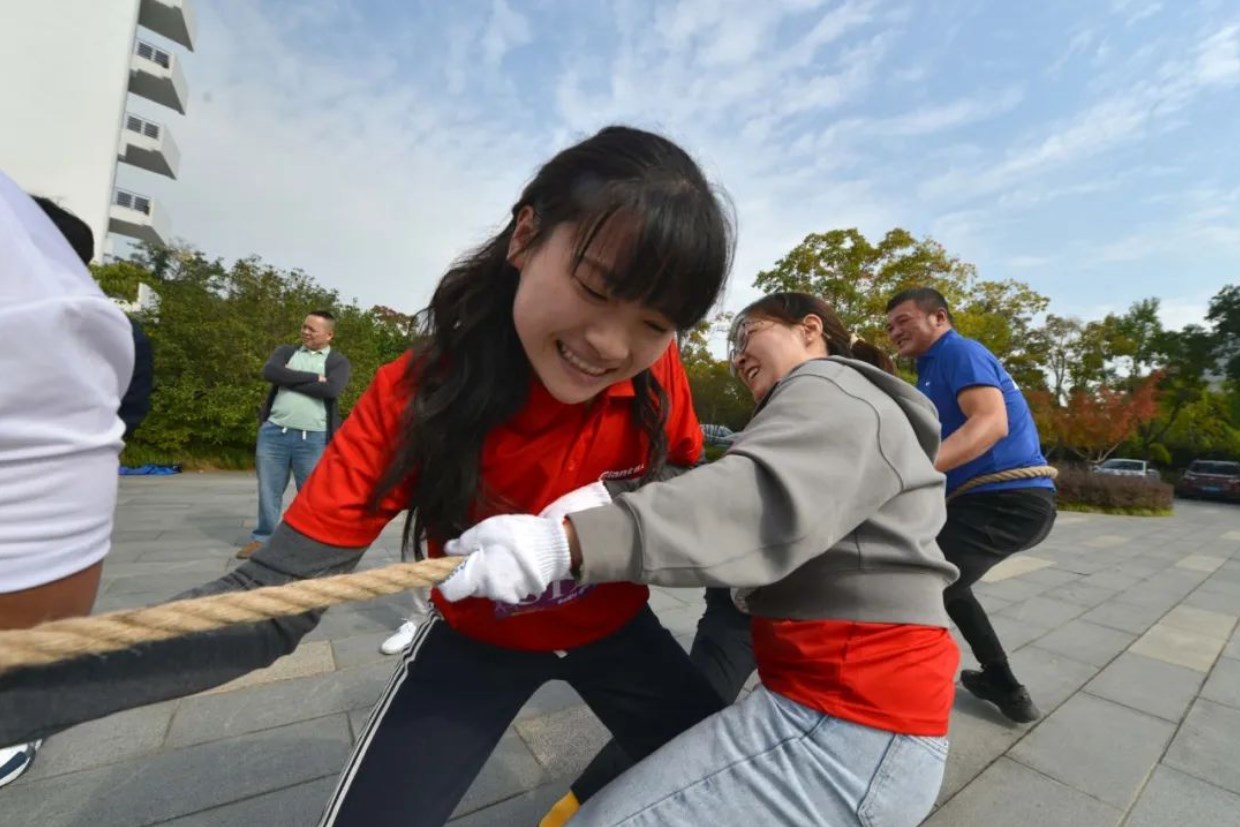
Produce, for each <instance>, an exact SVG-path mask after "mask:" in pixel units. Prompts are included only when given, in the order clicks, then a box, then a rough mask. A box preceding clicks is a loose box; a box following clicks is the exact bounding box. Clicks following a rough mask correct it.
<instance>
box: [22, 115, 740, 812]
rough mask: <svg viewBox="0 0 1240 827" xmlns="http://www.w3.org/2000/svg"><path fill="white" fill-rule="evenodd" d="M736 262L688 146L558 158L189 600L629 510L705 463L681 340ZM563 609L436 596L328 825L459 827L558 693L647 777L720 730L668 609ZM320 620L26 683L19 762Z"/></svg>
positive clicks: (630, 141)
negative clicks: (383, 538) (501, 526)
mask: <svg viewBox="0 0 1240 827" xmlns="http://www.w3.org/2000/svg"><path fill="white" fill-rule="evenodd" d="M731 250H732V230H731V224H730V221H729V217H728V216H727V214H726V212H725V210H724V209H723V208H722V206H721V204H720V200H719V198H718V197H717V196H716V194H715V192H714V191H713V190H712V188H711V187H710V185H709V184H708V183H707V181H706V180H705V178H704V177H703V175H702V173H701V171H700V170H699V168H698V167H697V165H696V164H695V163H694V161H693V160H692V159H691V158H690V157H689V156H688V155H687V154H686V153H685V152H684V151H683V150H681V149H680V148H679V147H678V146H676V145H675V144H673V143H671V142H670V141H668V140H666V139H664V138H661V137H659V136H657V135H653V134H650V133H648V132H642V131H639V130H635V129H629V128H624V127H610V128H607V129H604V130H602V131H601V132H599V133H598V134H597V135H595V136H593V137H591V138H589V139H587V140H585V141H583V142H581V143H580V144H577V145H576V146H573V147H570V148H569V149H566V150H564V151H563V152H561V153H559V154H558V155H556V156H555V157H554V158H552V159H551V160H550V161H549V162H548V163H547V164H546V165H545V166H543V167H542V169H540V170H539V172H538V174H537V175H536V176H535V178H534V180H533V181H532V182H531V183H530V184H529V185H528V186H527V187H526V188H525V191H524V192H523V193H522V194H521V196H520V198H519V199H518V200H517V203H516V204H515V205H514V206H513V208H512V213H511V217H510V219H509V221H508V223H507V225H506V226H505V227H504V228H503V229H502V230H501V231H500V232H499V233H498V234H496V235H495V236H494V237H493V238H491V239H490V240H489V241H487V242H486V243H485V244H483V245H482V246H481V247H479V248H478V249H476V250H474V251H473V252H472V253H470V254H468V255H466V256H464V257H463V258H461V259H460V260H458V261H457V262H456V263H455V264H454V265H453V266H452V267H451V269H449V271H448V273H447V274H446V275H445V276H444V277H443V279H442V281H441V282H440V283H439V286H438V288H437V289H436V291H435V294H434V296H433V298H432V299H431V302H430V305H429V307H428V308H427V311H426V312H425V314H424V327H423V333H424V337H423V340H422V342H421V344H419V345H418V346H417V347H415V349H414V350H413V351H412V352H411V353H410V354H407V355H406V356H405V357H403V358H401V359H399V360H397V361H396V362H394V363H392V364H389V365H386V366H384V367H382V368H380V369H379V371H378V373H377V375H376V376H375V378H374V381H373V382H372V383H371V385H370V387H369V388H368V389H367V390H366V392H365V394H364V395H363V396H362V398H361V399H360V400H359V401H358V403H357V405H356V406H355V407H354V408H353V410H352V412H351V414H350V416H349V418H348V419H347V421H346V422H345V423H344V425H343V427H342V428H341V429H340V430H339V431H338V432H337V434H336V436H335V438H334V439H333V440H332V442H331V443H330V445H329V446H328V448H327V450H326V452H325V453H324V455H323V458H322V460H321V461H320V462H319V464H318V466H317V467H316V468H315V470H314V472H313V474H312V475H311V476H310V478H309V480H308V481H307V483H306V485H305V487H304V488H302V490H301V491H300V492H299V494H298V496H297V499H296V500H295V501H294V503H293V505H292V506H291V507H290V509H289V510H288V512H287V513H286V514H285V516H284V522H283V523H282V524H281V525H280V526H279V527H278V528H277V530H276V532H275V533H274V534H273V535H272V538H271V540H270V542H269V543H268V545H267V546H266V547H265V548H264V549H263V550H262V551H260V552H258V553H256V554H255V555H254V556H253V558H251V559H250V560H249V561H247V562H246V563H245V564H244V565H242V566H241V567H240V568H239V569H237V570H236V571H235V572H233V573H232V574H230V575H228V576H227V577H224V578H222V579H220V580H218V581H215V582H213V583H210V584H208V585H206V586H204V587H201V588H199V589H196V590H194V591H193V592H191V593H190V594H189V595H186V596H191V595H202V594H208V593H215V592H221V591H227V590H235V589H249V588H256V587H258V586H266V585H273V584H277V583H282V582H287V581H289V580H291V579H295V578H302V577H311V576H316V575H323V574H329V573H335V572H340V571H346V570H349V569H351V568H353V567H354V566H355V565H356V563H357V561H358V559H359V558H360V557H361V556H362V553H363V552H364V551H365V549H366V548H367V546H369V544H370V543H371V542H372V541H373V540H374V539H375V538H376V537H377V536H378V535H379V532H380V531H381V530H382V529H383V527H384V526H385V525H386V524H387V523H388V522H389V521H390V520H391V519H393V518H394V517H395V516H396V515H397V514H399V512H401V511H403V510H406V509H407V510H408V512H409V513H410V514H411V515H412V517H411V518H410V519H409V520H408V521H407V523H406V527H405V540H406V544H407V546H408V547H409V548H417V547H418V546H419V545H420V542H421V541H422V540H425V541H426V542H427V546H428V548H429V550H430V554H431V555H433V556H434V555H438V554H441V553H442V544H443V543H444V542H445V541H447V540H449V539H451V538H453V537H456V536H457V535H459V534H460V533H461V532H462V531H464V530H465V529H467V528H468V527H469V526H471V525H473V524H474V523H475V522H477V521H479V520H481V519H483V518H485V517H487V516H490V515H494V514H499V513H524V512H533V513H539V512H542V513H545V514H548V515H552V516H554V515H559V516H561V517H562V516H563V515H564V514H566V513H568V512H570V511H573V510H576V509H578V508H580V507H583V506H590V505H594V504H597V503H599V502H606V501H608V500H609V499H610V497H609V496H608V494H607V493H606V491H605V490H604V485H603V484H602V483H601V482H600V481H601V480H611V479H616V480H622V479H631V478H641V479H650V478H654V477H657V476H659V475H660V473H661V472H662V471H663V469H664V468H665V466H666V465H668V464H669V463H672V464H679V465H691V464H693V462H694V461H695V460H696V459H697V457H698V454H699V453H700V451H701V439H702V438H701V433H700V430H699V426H698V423H697V420H696V418H695V417H694V415H693V407H692V401H691V399H690V396H689V389H688V383H687V380H686V378H685V375H684V370H683V368H682V366H681V364H680V361H679V359H678V357H677V350H676V342H675V336H676V331H677V330H684V329H686V328H688V327H691V326H692V325H694V324H696V323H697V322H698V321H699V320H701V319H702V318H703V317H704V316H705V315H706V313H707V311H708V310H709V309H710V308H711V306H712V305H713V304H714V303H715V301H716V300H717V298H718V296H719V293H720V291H721V289H722V286H723V284H724V281H725V278H726V274H727V270H728V266H729V261H730V256H731ZM579 489H580V490H579ZM570 492H575V493H572V496H569V497H567V498H564V495H566V494H569V493H570ZM544 585H545V588H540V589H538V590H537V592H535V593H532V596H529V597H528V598H527V593H520V594H515V593H514V596H513V598H512V599H510V600H509V601H507V602H497V601H493V600H485V599H473V600H465V601H462V602H460V603H455V604H448V603H444V602H442V601H440V600H439V598H438V596H436V599H437V605H438V612H437V613H434V614H433V615H432V617H431V619H430V620H429V621H428V622H427V623H425V624H424V625H423V626H421V627H420V628H419V630H418V632H417V635H416V636H415V638H414V639H413V641H412V643H411V645H410V646H409V648H408V649H406V650H405V653H404V656H403V658H402V662H401V664H400V665H399V667H398V668H397V669H396V672H395V674H394V675H393V676H392V680H391V682H390V684H389V685H388V687H387V689H386V690H385V692H384V693H383V696H382V697H381V698H380V700H379V702H378V704H377V705H376V707H375V709H374V711H373V712H372V714H371V717H370V720H369V721H368V723H367V725H366V727H365V729H364V731H363V732H362V733H361V734H360V736H359V738H358V740H357V745H356V748H355V752H354V754H353V756H352V757H351V758H350V759H349V762H348V764H347V766H346V767H345V769H344V772H343V774H342V776H341V779H340V783H339V787H338V788H337V790H336V791H335V793H334V794H333V795H332V798H331V800H330V802H329V804H328V807H327V811H326V813H325V815H324V817H323V821H322V824H324V825H335V826H336V827H342V826H343V825H348V826H349V827H382V825H401V827H409V825H432V826H433V825H441V824H443V823H444V822H446V821H447V819H448V817H449V816H450V815H451V813H452V811H453V809H454V808H455V807H456V805H457V803H458V801H459V800H460V799H461V797H462V796H463V795H464V793H465V791H466V790H467V789H468V788H469V786H470V783H471V782H472V781H473V779H474V777H475V775H476V774H477V773H478V771H479V770H480V769H481V768H482V766H483V764H484V763H485V762H486V760H487V757H488V756H489V755H490V753H491V751H492V749H493V748H494V747H495V745H496V744H497V743H498V741H499V740H500V737H501V736H502V735H503V734H504V732H505V730H506V729H507V727H508V725H509V724H510V723H511V722H512V720H513V719H514V718H515V717H516V714H517V712H518V711H519V710H520V709H521V707H522V705H524V704H525V702H526V701H527V700H528V699H529V698H530V696H531V695H532V694H533V693H534V691H535V690H536V689H538V687H540V686H541V685H542V684H544V683H546V682H547V681H550V680H556V679H559V680H563V681H566V682H568V683H569V684H570V685H571V686H573V688H574V689H576V691H577V692H578V693H579V694H580V695H581V697H582V698H583V699H584V700H585V702H586V703H587V704H588V705H589V706H590V708H591V709H592V710H593V711H594V712H595V714H596V715H598V717H599V718H600V719H601V720H602V721H603V723H604V724H605V725H606V726H607V727H608V728H609V729H610V730H611V731H612V733H613V734H614V735H615V737H616V739H617V740H618V741H619V742H620V743H621V745H622V746H623V747H624V749H625V751H626V752H627V753H628V754H629V755H631V756H632V757H633V758H635V759H636V758H640V757H642V756H644V755H647V754H649V753H650V752H652V751H653V750H655V749H656V748H657V747H659V746H661V745H662V744H663V743H664V742H666V741H668V740H670V739H671V738H673V737H674V736H675V735H676V734H677V733H679V732H681V731H683V730H684V729H686V728H687V727H689V726H691V725H692V724H693V723H695V722H696V721H698V720H701V719H703V718H705V717H707V716H708V715H710V714H711V713H713V712H714V711H715V710H716V709H718V708H719V707H720V706H721V703H722V702H721V701H720V700H719V699H718V698H717V696H716V695H715V693H714V692H713V691H711V689H710V688H709V685H707V684H706V683H705V682H704V680H703V679H702V677H701V676H700V675H699V674H698V673H697V671H696V670H695V669H694V668H693V667H692V665H691V664H690V662H689V661H688V658H687V656H686V655H685V653H684V652H683V650H682V649H681V648H680V646H679V644H677V643H676V641H675V639H674V638H673V637H672V636H671V634H670V633H668V632H667V631H666V630H665V629H663V627H662V626H660V625H659V623H658V621H657V620H656V619H655V617H654V615H653V613H652V612H651V611H650V609H649V608H648V607H647V605H646V600H647V596H648V591H647V588H646V587H645V586H642V585H635V584H630V583H612V584H603V585H597V586H581V585H578V584H576V583H574V582H572V580H571V579H569V578H565V579H563V580H562V581H561V582H553V583H550V584H544ZM319 614H320V613H309V614H306V615H301V616H298V617H292V618H282V619H279V620H274V621H269V622H264V623H258V624H252V625H248V626H241V627H233V628H229V629H224V630H220V631H219V632H213V633H207V634H201V635H195V636H193V637H189V638H183V639H180V640H176V641H166V642H161V643H155V644H151V645H148V646H142V647H138V648H137V649H134V650H130V651H127V652H118V653H116V654H114V655H108V656H105V657H102V658H91V659H84V660H82V661H79V662H75V663H69V664H64V665H61V666H58V667H52V668H51V669H48V670H30V671H28V672H26V673H20V674H18V675H17V676H15V678H14V679H13V680H11V681H6V682H7V684H8V685H6V686H5V687H4V692H0V696H3V699H2V700H0V706H4V707H7V706H8V705H9V704H13V705H14V709H17V708H18V707H20V709H21V714H13V715H9V714H4V710H3V709H0V720H2V721H3V724H0V743H10V742H14V741H17V740H19V739H21V738H23V737H24V736H22V735H18V734H17V732H16V731H13V730H22V729H24V730H28V731H29V730H33V731H34V732H35V733H36V734H38V733H46V732H48V731H54V730H55V729H58V728H62V727H64V726H66V725H69V724H72V723H75V722H78V721H82V720H86V719H88V718H92V717H98V716H99V715H103V714H106V713H108V712H112V711H115V710H116V709H119V708H124V707H128V706H135V705H139V704H143V703H151V702H153V701H156V700H161V699H164V698H169V697H176V696H179V695H184V694H188V693H190V692H197V691H200V690H202V689H205V688H207V687H209V686H213V685H216V684H219V683H223V682H224V681H227V680H230V679H232V678H235V677H237V676H238V675H240V674H243V673H245V672H248V671H250V670H253V669H256V668H259V667H261V666H265V665H267V664H269V663H271V662H272V661H273V660H275V659H276V658H277V657H279V656H280V655H283V654H286V653H288V652H290V651H292V650H293V649H294V648H295V647H296V645H297V643H298V641H299V640H300V639H301V638H302V637H303V636H304V635H305V634H306V633H307V632H309V631H310V630H311V629H312V628H313V627H314V626H315V624H316V623H317V621H318V617H319ZM16 721H23V722H38V724H32V723H26V724H25V725H24V726H17V725H16ZM36 726H37V727H38V728H37V729H35V727H36ZM9 738H11V741H10V740H6V739H9Z"/></svg>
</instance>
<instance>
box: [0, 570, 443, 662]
mask: <svg viewBox="0 0 1240 827" xmlns="http://www.w3.org/2000/svg"><path fill="white" fill-rule="evenodd" d="M461 560H462V558H460V557H439V558H435V559H429V560H421V561H419V562H416V563H396V564H394V565H390V566H385V567H383V568H378V569H371V570H370V571H362V572H354V573H352V574H337V575H333V576H331V577H317V578H311V579H309V580H298V581H295V582H292V583H286V584H285V585H283V586H268V587H266V588H261V589H253V590H251V591H239V592H225V593H223V594H213V595H209V596H207V597H196V598H192V599H190V600H176V601H173V602H171V603H161V604H159V605H156V606H148V607H145V608H142V609H130V610H127V611H121V612H110V613H108V614H101V615H95V616H94V617H71V618H66V619H64V620H53V621H51V622H49V623H43V624H40V625H38V626H35V627H34V628H31V629H19V630H14V631H7V632H0V673H4V672H7V671H9V670H12V669H18V668H21V667H27V666H45V665H47V664H49V663H56V662H58V661H62V660H70V659H72V658H76V657H80V656H82V655H98V654H103V653H104V652H114V651H117V650H119V649H128V648H129V647H131V646H134V645H136V644H139V643H149V642H152V641H157V640H165V639H167V638H172V637H179V636H181V635H188V634H193V633H194V632H207V631H210V630H212V629H219V628H222V627H224V626H231V625H233V624H236V623H253V622H255V621H259V620H268V619H270V618H273V617H283V616H285V615H295V614H301V613H302V612H306V611H309V610H311V609H325V608H327V607H328V606H335V605H336V604H338V603H349V602H352V601H355V600H370V599H371V598H373V597H381V596H383V595H386V594H396V593H398V592H402V591H405V590H407V589H413V588H418V587H426V586H434V585H437V584H439V583H442V582H443V581H444V580H446V579H447V577H448V575H450V574H451V573H452V572H453V571H454V570H455V569H456V567H457V566H458V565H459V564H460V563H461Z"/></svg>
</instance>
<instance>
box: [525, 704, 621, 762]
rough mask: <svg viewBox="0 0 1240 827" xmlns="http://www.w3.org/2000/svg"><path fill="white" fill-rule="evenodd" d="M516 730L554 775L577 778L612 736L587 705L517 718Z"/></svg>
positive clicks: (535, 755)
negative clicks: (537, 715) (518, 719)
mask: <svg viewBox="0 0 1240 827" xmlns="http://www.w3.org/2000/svg"><path fill="white" fill-rule="evenodd" d="M516 730H517V732H519V733H521V737H522V738H523V739H524V740H525V743H526V744H527V745H528V746H529V748H530V751H531V752H532V753H534V757H536V758H537V759H538V761H539V762H540V763H541V764H542V765H543V767H545V768H546V770H547V773H548V774H549V775H550V776H551V777H552V778H575V777H576V776H577V774H578V773H580V772H581V771H582V770H584V769H585V768H586V764H588V763H590V761H591V760H592V759H593V758H594V756H595V755H596V754H597V753H598V751H599V750H600V749H602V747H603V744H605V743H607V741H608V740H610V738H611V734H610V733H609V732H608V731H607V728H606V727H604V726H603V725H602V723H600V722H599V720H598V718H596V717H594V713H593V712H591V711H590V710H589V708H588V707H586V706H574V707H570V708H568V709H565V710H561V711H560V712H553V713H551V714H549V715H543V716H542V717H539V718H526V719H524V720H521V721H517V723H516Z"/></svg>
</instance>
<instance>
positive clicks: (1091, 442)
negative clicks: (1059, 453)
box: [1027, 371, 1162, 462]
mask: <svg viewBox="0 0 1240 827" xmlns="http://www.w3.org/2000/svg"><path fill="white" fill-rule="evenodd" d="M1161 380H1162V374H1161V372H1158V371H1156V372H1154V373H1152V374H1150V375H1149V376H1147V377H1145V378H1144V379H1142V380H1141V381H1140V382H1138V383H1137V384H1136V386H1135V387H1133V388H1131V389H1128V388H1116V387H1111V386H1109V385H1100V386H1098V387H1097V388H1093V389H1077V390H1074V391H1072V392H1071V393H1070V394H1068V398H1067V401H1066V402H1065V403H1064V404H1058V402H1057V400H1055V398H1054V395H1053V394H1052V393H1051V392H1049V391H1032V392H1029V393H1028V394H1027V395H1028V399H1029V406H1030V408H1031V409H1032V410H1033V416H1034V420H1035V421H1036V422H1037V425H1038V432H1039V433H1040V434H1041V436H1042V439H1043V440H1044V441H1045V442H1048V443H1050V444H1052V445H1054V446H1056V447H1058V448H1061V449H1063V450H1066V451H1069V452H1071V453H1072V454H1074V455H1076V456H1078V457H1080V458H1081V459H1083V460H1086V461H1088V462H1101V461H1102V460H1104V459H1106V458H1107V457H1108V456H1110V455H1111V453H1112V452H1113V451H1114V450H1115V449H1116V448H1118V447H1119V446H1120V445H1122V444H1123V443H1125V442H1126V441H1128V440H1129V439H1131V438H1132V437H1133V436H1135V435H1136V433H1137V430H1138V429H1139V428H1140V427H1141V426H1142V425H1144V424H1145V423H1147V422H1150V421H1151V420H1153V419H1154V418H1155V417H1156V416H1157V415H1158V385H1159V382H1160V381H1161Z"/></svg>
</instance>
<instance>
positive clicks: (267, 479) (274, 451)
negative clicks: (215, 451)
mask: <svg viewBox="0 0 1240 827" xmlns="http://www.w3.org/2000/svg"><path fill="white" fill-rule="evenodd" d="M326 447H327V434H326V432H324V431H297V430H293V429H292V428H281V427H280V426H279V425H277V424H275V423H274V422H270V421H268V422H264V423H263V424H262V425H260V426H259V427H258V447H257V449H256V450H255V452H254V457H255V466H256V467H257V470H258V527H257V528H255V529H254V532H253V533H252V534H251V535H250V539H251V540H257V541H258V542H260V543H263V544H266V542H267V541H268V540H270V539H271V532H273V531H275V530H276V526H277V525H279V524H280V510H281V507H282V506H283V504H284V490H285V489H286V488H288V478H289V476H290V475H291V476H292V477H293V480H294V481H295V482H296V483H297V490H298V491H300V490H301V487H302V486H303V485H305V483H306V479H307V478H308V477H309V476H310V472H311V471H313V470H314V466H315V465H317V464H318V462H319V457H321V456H323V449H324V448H326Z"/></svg>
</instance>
